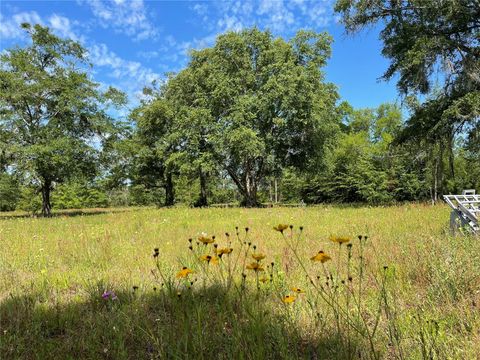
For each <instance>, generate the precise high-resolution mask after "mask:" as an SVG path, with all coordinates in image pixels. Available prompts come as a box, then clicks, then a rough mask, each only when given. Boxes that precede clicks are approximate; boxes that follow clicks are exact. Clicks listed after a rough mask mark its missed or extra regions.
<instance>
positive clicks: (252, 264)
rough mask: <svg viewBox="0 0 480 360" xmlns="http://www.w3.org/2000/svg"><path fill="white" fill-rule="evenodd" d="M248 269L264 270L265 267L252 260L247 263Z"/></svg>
mask: <svg viewBox="0 0 480 360" xmlns="http://www.w3.org/2000/svg"><path fill="white" fill-rule="evenodd" d="M247 269H248V270H253V271H255V272H259V271H264V269H263V267H262V266H261V265H260V264H259V263H258V262H252V263H251V264H249V265H247Z"/></svg>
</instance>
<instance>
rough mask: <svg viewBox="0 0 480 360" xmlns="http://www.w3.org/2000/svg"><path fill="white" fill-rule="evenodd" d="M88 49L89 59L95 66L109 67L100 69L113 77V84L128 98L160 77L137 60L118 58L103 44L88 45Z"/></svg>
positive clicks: (132, 98) (132, 97) (133, 96)
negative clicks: (108, 69)
mask: <svg viewBox="0 0 480 360" xmlns="http://www.w3.org/2000/svg"><path fill="white" fill-rule="evenodd" d="M88 51H89V59H90V61H91V62H92V63H93V64H94V66H95V67H108V68H110V72H108V71H102V73H104V74H106V75H107V76H110V77H112V78H114V79H115V82H116V83H117V84H115V85H116V86H117V87H118V88H120V89H122V90H123V91H125V92H126V93H127V94H129V96H130V100H133V101H134V100H135V99H134V98H135V97H136V96H137V95H138V94H139V93H140V92H141V90H140V89H143V87H144V86H146V85H150V84H151V83H152V81H154V80H157V81H158V80H160V79H161V76H160V75H159V74H157V73H155V72H154V71H153V70H151V69H149V68H146V67H144V66H143V65H142V64H140V63H139V62H136V61H130V60H124V59H122V58H120V57H119V56H118V55H117V54H115V53H114V52H112V51H110V50H109V49H108V47H107V45H105V44H95V45H93V46H91V47H89V49H88Z"/></svg>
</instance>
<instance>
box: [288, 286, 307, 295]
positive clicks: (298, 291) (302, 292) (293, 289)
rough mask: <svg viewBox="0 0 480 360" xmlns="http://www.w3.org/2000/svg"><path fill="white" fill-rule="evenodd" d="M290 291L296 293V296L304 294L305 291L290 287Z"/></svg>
mask: <svg viewBox="0 0 480 360" xmlns="http://www.w3.org/2000/svg"><path fill="white" fill-rule="evenodd" d="M291 290H292V291H293V292H296V293H297V294H305V291H303V290H302V289H300V288H298V287H292V288H291Z"/></svg>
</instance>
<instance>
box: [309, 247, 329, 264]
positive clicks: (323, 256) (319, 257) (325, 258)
mask: <svg viewBox="0 0 480 360" xmlns="http://www.w3.org/2000/svg"><path fill="white" fill-rule="evenodd" d="M331 259H332V258H331V257H330V256H328V255H327V254H325V253H324V252H323V251H322V250H320V251H319V252H318V254H317V255H315V256H312V257H311V258H310V260H312V261H320V262H321V263H322V264H323V263H326V262H327V261H328V260H331Z"/></svg>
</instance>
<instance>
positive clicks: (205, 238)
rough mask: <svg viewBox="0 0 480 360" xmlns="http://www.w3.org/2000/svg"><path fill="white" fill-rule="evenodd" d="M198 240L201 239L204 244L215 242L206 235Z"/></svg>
mask: <svg viewBox="0 0 480 360" xmlns="http://www.w3.org/2000/svg"><path fill="white" fill-rule="evenodd" d="M198 241H200V242H201V243H202V244H204V245H207V244H211V243H213V239H212V238H209V237H206V236H203V235H202V236H200V237H199V238H198Z"/></svg>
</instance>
